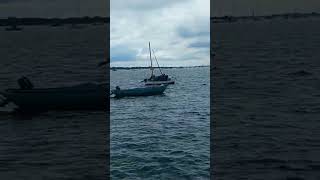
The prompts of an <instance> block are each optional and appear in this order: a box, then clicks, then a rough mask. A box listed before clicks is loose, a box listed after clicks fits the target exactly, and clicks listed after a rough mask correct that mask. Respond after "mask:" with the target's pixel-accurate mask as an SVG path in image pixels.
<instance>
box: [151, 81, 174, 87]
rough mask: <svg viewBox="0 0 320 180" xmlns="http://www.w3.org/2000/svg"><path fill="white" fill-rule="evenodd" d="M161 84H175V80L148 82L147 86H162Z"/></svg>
mask: <svg viewBox="0 0 320 180" xmlns="http://www.w3.org/2000/svg"><path fill="white" fill-rule="evenodd" d="M161 84H174V81H173V80H169V81H146V82H145V85H147V86H150V85H161Z"/></svg>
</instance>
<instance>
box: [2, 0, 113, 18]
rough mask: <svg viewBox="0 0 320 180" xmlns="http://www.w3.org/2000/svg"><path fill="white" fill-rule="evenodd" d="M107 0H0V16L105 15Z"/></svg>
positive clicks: (107, 7) (107, 8)
mask: <svg viewBox="0 0 320 180" xmlns="http://www.w3.org/2000/svg"><path fill="white" fill-rule="evenodd" d="M108 10H109V0H0V18H7V17H9V16H15V17H49V18H55V17H59V18H63V17H79V16H107V14H108Z"/></svg>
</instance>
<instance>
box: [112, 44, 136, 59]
mask: <svg viewBox="0 0 320 180" xmlns="http://www.w3.org/2000/svg"><path fill="white" fill-rule="evenodd" d="M110 54H111V56H110V57H111V59H112V60H114V61H132V60H135V59H136V54H137V52H136V51H135V50H134V49H130V48H129V47H126V46H121V45H119V46H115V47H111V49H110Z"/></svg>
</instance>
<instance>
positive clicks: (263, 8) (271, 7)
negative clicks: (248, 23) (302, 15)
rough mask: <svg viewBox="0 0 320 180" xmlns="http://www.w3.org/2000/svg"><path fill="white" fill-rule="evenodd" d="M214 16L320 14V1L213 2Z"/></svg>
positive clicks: (215, 0) (235, 0)
mask: <svg viewBox="0 0 320 180" xmlns="http://www.w3.org/2000/svg"><path fill="white" fill-rule="evenodd" d="M211 8H212V12H213V15H214V16H224V15H234V16H242V15H251V12H252V11H254V13H255V15H268V14H279V13H286V12H320V0H212V1H211Z"/></svg>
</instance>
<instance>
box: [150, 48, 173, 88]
mask: <svg viewBox="0 0 320 180" xmlns="http://www.w3.org/2000/svg"><path fill="white" fill-rule="evenodd" d="M152 52H153V55H154V59H155V60H156V62H157V65H158V68H159V71H160V73H161V75H159V76H156V75H155V74H154V67H153V61H152V56H151V46H150V42H149V53H150V63H151V64H150V70H151V76H150V78H148V79H144V83H145V85H161V84H174V80H172V79H171V78H170V77H169V76H168V75H166V74H164V73H162V71H161V68H160V66H159V63H158V60H157V57H156V56H155V53H154V51H152Z"/></svg>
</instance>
